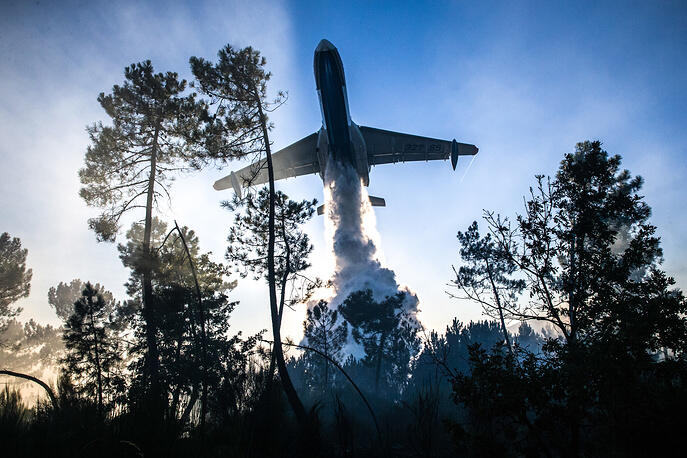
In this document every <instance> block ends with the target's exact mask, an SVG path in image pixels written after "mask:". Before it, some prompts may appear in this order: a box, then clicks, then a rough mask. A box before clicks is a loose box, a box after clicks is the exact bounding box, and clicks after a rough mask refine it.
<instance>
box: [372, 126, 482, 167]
mask: <svg viewBox="0 0 687 458" xmlns="http://www.w3.org/2000/svg"><path fill="white" fill-rule="evenodd" d="M360 132H361V133H362V135H363V139H364V140H365V145H366V147H367V161H368V163H369V164H370V165H379V164H393V163H396V162H408V161H434V160H439V159H441V160H446V159H449V158H450V159H451V165H452V166H453V169H454V170H455V168H456V165H457V164H458V156H474V155H475V154H477V151H478V148H477V147H476V146H475V145H469V144H467V143H458V142H457V141H455V140H453V141H448V140H438V139H436V138H429V137H420V136H418V135H410V134H402V133H400V132H392V131H390V130H382V129H375V128H374V127H365V126H360Z"/></svg>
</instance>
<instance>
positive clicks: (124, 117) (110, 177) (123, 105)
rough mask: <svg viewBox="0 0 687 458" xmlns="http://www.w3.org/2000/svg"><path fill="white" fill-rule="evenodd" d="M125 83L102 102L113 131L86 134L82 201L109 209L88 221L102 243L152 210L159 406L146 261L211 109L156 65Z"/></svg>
mask: <svg viewBox="0 0 687 458" xmlns="http://www.w3.org/2000/svg"><path fill="white" fill-rule="evenodd" d="M124 77H125V81H124V84H123V85H121V86H119V85H115V86H113V88H112V93H110V94H107V95H106V94H105V93H101V94H100V95H99V96H98V102H100V105H101V106H102V107H103V109H104V110H105V112H106V113H107V115H108V116H109V117H110V118H111V119H112V125H111V126H105V125H103V124H102V123H97V124H93V125H91V126H89V127H88V128H87V130H88V133H89V136H90V139H91V145H90V146H89V147H88V149H87V151H86V157H85V167H84V168H82V169H81V170H79V177H80V179H81V183H82V184H83V188H81V190H80V195H81V197H82V198H83V199H84V200H85V201H86V203H87V204H88V205H89V206H95V207H99V208H101V209H102V210H103V211H102V213H101V214H100V215H99V216H98V217H96V218H92V219H90V220H89V222H88V224H89V226H90V228H91V229H93V230H94V231H95V233H96V235H97V237H98V239H99V240H108V241H113V240H114V239H115V236H116V234H117V233H118V232H119V229H120V219H121V218H122V216H123V215H124V214H125V213H127V212H129V211H137V210H139V209H141V210H144V211H145V216H144V220H143V221H144V224H143V227H144V235H143V238H142V240H141V245H140V247H139V250H140V252H141V255H140V256H139V259H141V263H140V264H139V265H138V266H137V268H136V271H137V272H138V273H139V274H140V275H141V278H142V281H141V283H142V290H143V302H142V305H143V317H144V319H145V321H146V323H147V326H146V330H147V331H146V332H147V334H146V351H147V355H146V376H147V377H148V378H149V381H150V387H151V398H152V401H153V403H158V402H159V397H160V392H161V386H160V380H159V355H158V349H157V341H156V339H155V335H156V314H155V312H154V310H153V309H152V302H153V297H152V273H151V271H150V268H149V263H148V262H146V261H145V259H146V258H148V257H149V256H150V255H151V234H152V219H153V210H154V207H155V206H156V203H157V201H158V199H159V198H160V197H163V196H164V195H167V196H169V193H168V190H167V188H168V186H169V183H170V180H171V179H172V174H173V173H175V172H178V171H181V170H188V169H194V168H198V167H200V165H201V162H202V161H200V160H199V154H200V153H199V152H198V151H195V150H194V149H193V148H192V147H191V143H190V142H189V140H190V139H192V137H193V133H194V132H195V131H197V130H198V126H199V123H200V119H201V118H202V115H203V113H204V109H205V105H204V104H203V103H200V102H198V101H196V98H195V93H191V94H188V95H184V93H185V90H186V81H185V80H180V79H179V77H178V75H177V74H176V73H175V72H167V73H155V72H154V70H153V65H152V64H151V62H150V61H145V62H140V63H137V64H132V65H130V66H129V67H126V68H125V69H124ZM163 193H164V194H163ZM157 409H159V406H158V407H155V408H154V410H157Z"/></svg>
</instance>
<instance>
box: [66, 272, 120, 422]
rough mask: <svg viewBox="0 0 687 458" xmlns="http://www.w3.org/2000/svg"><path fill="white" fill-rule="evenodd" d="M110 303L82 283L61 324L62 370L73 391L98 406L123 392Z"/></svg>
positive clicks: (113, 400) (111, 402) (108, 405)
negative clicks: (71, 306)
mask: <svg viewBox="0 0 687 458" xmlns="http://www.w3.org/2000/svg"><path fill="white" fill-rule="evenodd" d="M112 310H113V304H112V303H108V302H107V301H106V300H105V298H104V296H103V295H102V294H100V293H99V292H98V290H97V289H96V288H95V287H94V286H93V285H91V284H90V283H86V286H85V287H84V290H83V293H82V296H81V298H80V299H79V300H77V301H76V302H75V303H74V312H73V313H72V315H71V316H70V317H69V319H68V320H67V321H66V323H65V328H64V336H63V339H64V343H65V347H66V356H65V358H64V360H63V362H64V371H65V373H66V374H67V375H68V376H69V377H70V378H71V379H72V380H73V381H74V384H75V387H76V390H77V393H79V394H80V395H82V396H88V397H90V398H95V399H96V402H97V405H98V409H99V410H100V411H101V412H102V411H103V410H104V409H109V408H111V407H113V406H114V404H115V403H116V402H117V401H118V400H119V396H120V395H121V394H122V392H123V388H124V378H123V374H122V367H121V362H122V353H123V350H122V348H121V347H120V345H119V342H118V340H117V338H116V335H115V332H114V330H113V328H114V326H113V324H112V322H113V319H112V312H111V311H112Z"/></svg>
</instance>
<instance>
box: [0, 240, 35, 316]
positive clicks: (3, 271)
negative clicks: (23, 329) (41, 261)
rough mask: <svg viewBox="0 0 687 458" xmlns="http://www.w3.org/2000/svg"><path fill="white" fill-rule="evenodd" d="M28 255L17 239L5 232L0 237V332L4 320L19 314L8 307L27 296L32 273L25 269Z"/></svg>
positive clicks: (27, 251) (15, 309)
mask: <svg viewBox="0 0 687 458" xmlns="http://www.w3.org/2000/svg"><path fill="white" fill-rule="evenodd" d="M28 253H29V250H28V249H26V248H24V249H22V247H21V240H19V239H18V238H17V237H13V238H12V237H10V235H9V234H8V233H7V232H3V233H2V235H0V330H1V329H2V327H3V326H4V325H5V320H6V319H8V318H12V317H13V316H16V315H18V314H19V312H21V309H20V308H12V307H10V305H11V304H13V303H14V302H16V301H18V300H19V299H21V298H23V297H28V296H29V292H30V290H31V276H32V271H31V269H27V268H26V256H27V255H28Z"/></svg>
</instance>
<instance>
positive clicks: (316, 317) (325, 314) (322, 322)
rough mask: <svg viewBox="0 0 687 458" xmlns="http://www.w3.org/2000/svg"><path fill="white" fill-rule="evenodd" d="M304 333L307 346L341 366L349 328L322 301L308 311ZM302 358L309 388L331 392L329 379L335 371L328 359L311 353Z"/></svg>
mask: <svg viewBox="0 0 687 458" xmlns="http://www.w3.org/2000/svg"><path fill="white" fill-rule="evenodd" d="M303 331H304V337H305V339H306V341H307V345H308V346H309V347H311V348H314V349H316V350H319V351H320V352H322V353H323V354H324V355H325V356H326V357H328V358H331V359H333V360H334V361H336V362H338V363H341V356H342V350H343V347H344V345H345V344H346V339H347V338H348V329H347V327H346V324H345V323H343V322H340V320H339V313H338V312H337V311H336V310H332V309H330V308H329V305H328V304H327V302H326V301H323V300H321V301H319V302H318V303H317V304H315V305H314V306H313V307H312V308H309V309H308V310H307V318H306V319H305V321H304V322H303ZM303 359H304V360H305V364H306V378H307V383H308V384H309V385H310V386H311V387H319V391H321V392H324V391H325V390H328V389H330V387H331V384H330V377H331V374H332V372H334V369H335V368H334V367H333V366H332V364H331V363H330V362H329V360H327V358H323V357H322V356H320V355H318V354H316V353H314V352H306V353H305V354H304V355H303Z"/></svg>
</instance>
